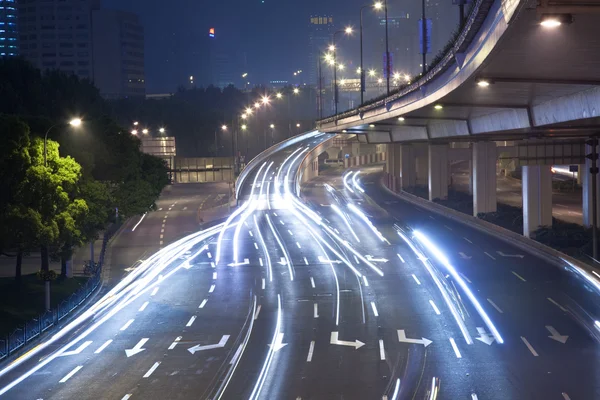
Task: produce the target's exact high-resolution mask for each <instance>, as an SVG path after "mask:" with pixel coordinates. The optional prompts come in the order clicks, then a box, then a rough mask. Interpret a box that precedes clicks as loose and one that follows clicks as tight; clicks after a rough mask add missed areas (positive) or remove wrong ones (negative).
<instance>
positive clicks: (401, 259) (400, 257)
mask: <svg viewBox="0 0 600 400" xmlns="http://www.w3.org/2000/svg"><path fill="white" fill-rule="evenodd" d="M396 255H397V256H398V258H399V259H400V261H402V262H403V263H405V262H406V261H404V258H402V256H401V255H400V254H396Z"/></svg>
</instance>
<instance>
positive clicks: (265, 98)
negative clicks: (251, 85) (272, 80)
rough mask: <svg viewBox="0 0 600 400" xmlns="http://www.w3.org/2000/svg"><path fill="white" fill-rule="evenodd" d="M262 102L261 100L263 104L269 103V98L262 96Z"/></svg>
mask: <svg viewBox="0 0 600 400" xmlns="http://www.w3.org/2000/svg"><path fill="white" fill-rule="evenodd" d="M262 102H263V104H265V105H266V104H269V98H268V97H267V96H263V98H262Z"/></svg>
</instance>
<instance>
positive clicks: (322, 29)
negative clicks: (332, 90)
mask: <svg viewBox="0 0 600 400" xmlns="http://www.w3.org/2000/svg"><path fill="white" fill-rule="evenodd" d="M334 32H335V26H334V24H333V17H331V16H311V17H310V24H309V31H308V82H307V83H308V84H310V85H314V86H315V87H316V86H318V85H319V58H320V57H321V54H322V53H323V52H324V51H326V50H327V47H328V46H329V45H330V44H331V40H332V35H333V33H334ZM322 84H324V83H322Z"/></svg>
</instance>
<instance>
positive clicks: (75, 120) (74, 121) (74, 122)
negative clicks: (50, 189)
mask: <svg viewBox="0 0 600 400" xmlns="http://www.w3.org/2000/svg"><path fill="white" fill-rule="evenodd" d="M82 122H83V121H81V118H73V119H72V120H70V121H69V125H70V126H72V127H73V128H78V127H80V126H81V123H82ZM59 125H62V123H58V124H54V125H52V126H51V127H50V128H48V130H47V131H46V134H45V135H44V167H47V166H48V134H49V133H50V131H51V130H52V129H53V128H55V127H57V126H59Z"/></svg>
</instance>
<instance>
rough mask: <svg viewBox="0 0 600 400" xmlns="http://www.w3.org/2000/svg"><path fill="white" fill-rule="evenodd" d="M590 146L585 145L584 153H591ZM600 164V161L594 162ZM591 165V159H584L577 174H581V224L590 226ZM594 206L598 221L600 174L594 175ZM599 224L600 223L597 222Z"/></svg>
mask: <svg viewBox="0 0 600 400" xmlns="http://www.w3.org/2000/svg"><path fill="white" fill-rule="evenodd" d="M591 152H592V146H589V145H586V146H585V154H591ZM596 164H597V165H600V162H597V163H596ZM591 167H592V161H591V160H588V159H587V158H586V159H585V165H580V166H579V175H580V176H581V180H582V186H583V188H582V189H583V190H582V193H581V198H582V201H583V204H582V206H583V207H582V212H583V226H585V227H591V226H592V212H593V210H592V204H593V203H592V174H591V173H590V168H591ZM596 204H597V205H596V207H599V208H597V210H598V215H597V216H596V222H600V174H597V175H596ZM598 226H600V224H598Z"/></svg>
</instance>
